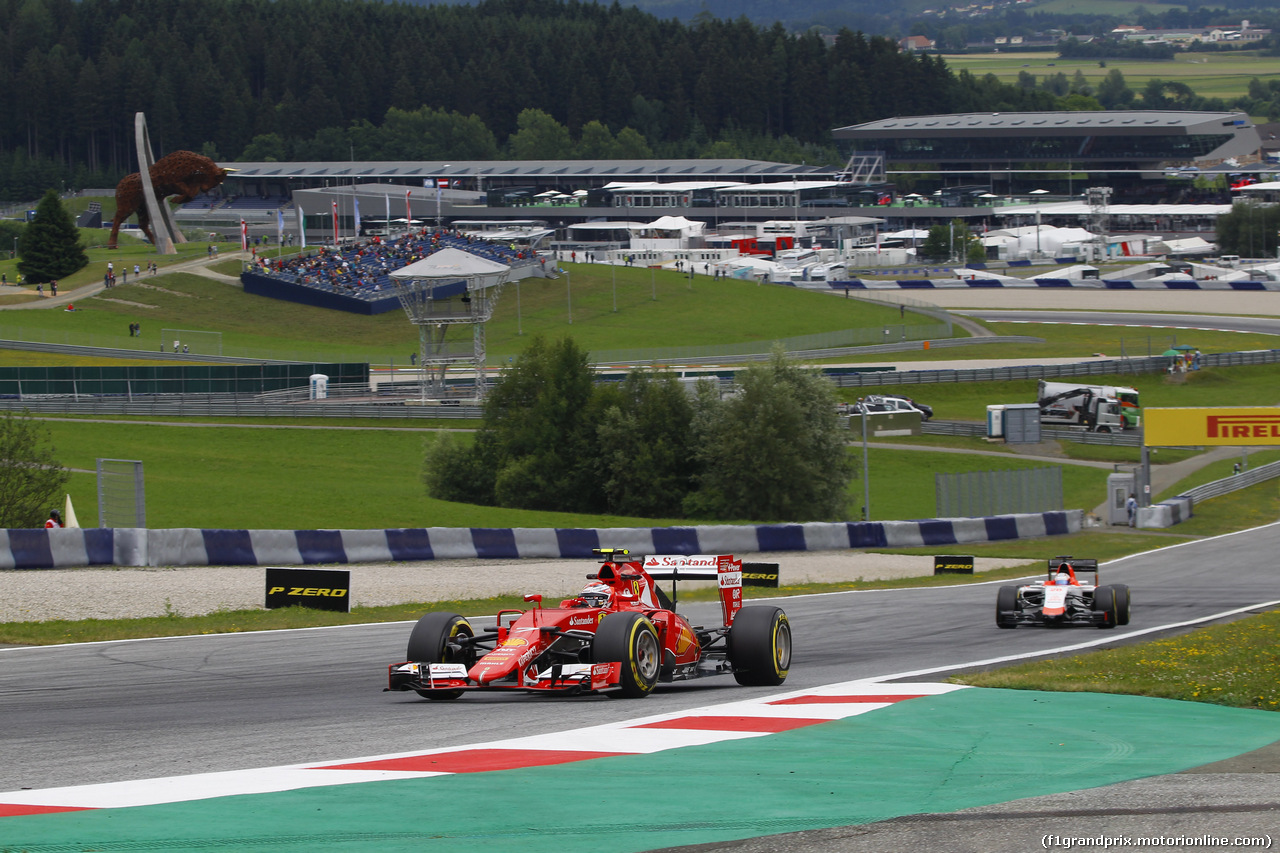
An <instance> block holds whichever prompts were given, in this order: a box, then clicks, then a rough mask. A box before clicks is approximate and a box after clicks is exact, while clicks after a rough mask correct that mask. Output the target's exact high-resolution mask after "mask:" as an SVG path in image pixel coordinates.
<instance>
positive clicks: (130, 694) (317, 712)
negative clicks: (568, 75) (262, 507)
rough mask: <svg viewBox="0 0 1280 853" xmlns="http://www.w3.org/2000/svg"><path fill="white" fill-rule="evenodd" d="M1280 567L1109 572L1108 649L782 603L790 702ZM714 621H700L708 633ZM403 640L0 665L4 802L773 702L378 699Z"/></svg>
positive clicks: (1174, 555) (107, 649)
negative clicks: (18, 794)
mask: <svg viewBox="0 0 1280 853" xmlns="http://www.w3.org/2000/svg"><path fill="white" fill-rule="evenodd" d="M1046 548H1047V549H1050V550H1051V549H1052V543H1051V542H1046ZM1277 552H1280V524H1273V525H1270V526H1268V527H1263V528H1258V529H1255V530H1252V531H1247V532H1244V533H1240V534H1234V535H1231V536H1229V537H1220V538H1216V539H1213V540H1205V541H1202V542H1195V543H1192V544H1189V545H1184V546H1178V547H1173V548H1169V549H1164V550H1161V551H1157V552H1152V553H1150V554H1146V555H1141V556H1137V557H1132V558H1127V559H1124V560H1121V561H1118V562H1117V563H1114V564H1111V565H1109V566H1104V567H1103V582H1104V583H1106V582H1123V583H1127V584H1129V585H1130V587H1132V590H1133V618H1132V622H1131V624H1130V625H1129V626H1127V627H1126V628H1122V629H1116V630H1114V631H1100V630H1098V629H1096V628H1083V627H1082V628H1073V629H1060V630H1052V629H1037V628H1028V627H1022V628H1018V629H1016V630H1012V631H1002V630H999V629H997V628H996V627H995V624H994V606H995V596H996V586H997V584H994V583H986V584H977V585H965V586H954V587H948V588H938V589H920V590H885V591H871V592H855V593H838V594H829V595H818V596H807V597H803V598H792V599H786V600H784V601H782V602H781V604H782V606H783V607H784V608H785V609H786V611H787V613H788V615H789V616H790V618H791V621H792V624H793V631H794V636H795V656H794V658H793V662H792V669H791V676H790V678H788V680H787V683H786V689H788V690H790V689H800V688H806V687H811V686H817V685H822V684H828V683H832V682H839V681H847V680H851V679H858V678H872V677H880V676H886V675H891V674H903V677H914V676H912V675H911V674H912V673H919V676H918V677H919V678H921V679H923V680H934V681H937V680H941V679H943V678H944V677H945V672H946V670H948V669H955V668H962V667H965V666H966V665H971V664H972V663H973V662H977V661H984V660H989V659H992V658H998V657H1002V656H1006V655H1017V654H1041V653H1052V652H1053V651H1054V650H1055V649H1060V648H1062V647H1064V646H1068V645H1073V644H1077V643H1082V642H1087V641H1095V640H1103V641H1107V642H1121V641H1123V639H1124V638H1125V637H1126V636H1131V635H1133V634H1134V633H1135V632H1142V631H1144V629H1151V628H1155V627H1157V626H1165V625H1171V624H1176V623H1181V622H1185V621H1189V620H1195V619H1200V618H1203V617H1207V616H1211V615H1213V614H1218V613H1224V612H1226V611H1231V610H1236V609H1240V608H1250V607H1252V606H1254V605H1258V604H1261V603H1264V602H1269V601H1273V600H1275V599H1277V598H1280V588H1278V587H1277V585H1276V583H1275V580H1276V568H1275V556H1274V555H1275V554H1276V553H1277ZM1048 556H1051V554H1049V553H1048V551H1047V552H1046V557H1048ZM1080 556H1088V555H1083V554H1082V555H1080ZM850 559H852V560H856V559H857V555H856V554H851V555H850ZM584 570H589V566H588V564H587V563H586V562H584ZM783 571H784V572H785V565H784V568H783ZM715 606H716V605H700V606H699V609H694V608H690V609H689V611H688V612H690V613H691V614H692V615H693V617H694V621H695V622H696V621H698V616H699V615H700V614H701V613H706V612H714V611H713V610H710V608H713V607H715ZM707 621H713V620H712V619H711V618H710V617H708V618H707ZM480 624H484V623H483V622H481V623H480ZM409 628H410V626H409V625H407V624H403V623H401V624H387V625H367V626H357V627H346V628H333V629H312V630H305V631H287V632H286V631H281V632H269V633H259V634H238V635H217V636H202V637H183V638H171V639H159V640H145V641H131V642H113V643H98V644H85V645H79V646H64V647H44V648H26V649H23V648H18V649H6V650H0V715H3V719H4V720H5V731H4V736H3V737H4V755H5V759H6V760H5V761H4V762H3V763H2V764H0V791H13V790H17V789H19V788H48V787H55V786H64V785H82V784H88V783H95V782H109V781H118V780H126V779H144V778H153V777H161V776H176V775H183V774H190V773H203V772H208V771H215V770H235V769H243V768H252V767H260V766H271V765H279V764H288V763H296V762H304V761H323V760H334V759H343V758H348V757H355V756H368V755H377V754H383V753H391V752H401V751H406V750H419V749H430V748H435V747H447V746H456V745H461V744H467V743H475V742H481V741H490V740H495V739H500V738H509V737H511V736H513V735H514V734H522V735H527V734H537V733H542V732H553V731H560V730H564V729H571V728H576V727H582V726H589V725H595V724H598V723H601V722H606V721H610V720H623V719H628V718H631V717H638V716H643V715H649V714H656V713H663V712H669V711H677V710H682V709H686V708H691V707H697V706H702V705H707V704H711V703H717V702H728V701H732V700H735V699H740V698H746V697H747V696H749V695H751V694H752V692H755V693H757V694H759V695H763V694H765V693H768V692H776V690H777V688H743V687H739V686H737V685H736V684H735V683H734V682H733V681H732V679H730V678H714V679H706V680H703V681H699V682H692V683H688V684H682V685H672V686H663V687H659V689H658V691H657V692H655V693H654V694H653V695H651V696H649V697H648V698H646V699H643V700H638V701H625V700H614V699H608V698H603V697H578V698H560V697H534V696H528V695H524V694H506V695H476V694H472V695H467V696H464V697H463V698H461V699H459V700H458V701H456V702H430V701H427V700H423V699H420V698H418V697H417V696H416V695H414V694H412V693H383V692H381V690H382V687H383V685H384V683H385V672H386V667H387V665H388V664H390V663H393V662H397V661H399V660H401V659H402V655H403V653H404V647H405V643H406V640H407V637H408V633H409ZM1150 636H1152V634H1147V635H1146V637H1145V638H1149V637H1150ZM922 671H927V674H926V673H925V672H922Z"/></svg>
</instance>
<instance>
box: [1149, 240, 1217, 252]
mask: <svg viewBox="0 0 1280 853" xmlns="http://www.w3.org/2000/svg"><path fill="white" fill-rule="evenodd" d="M1217 250H1218V247H1217V246H1216V245H1214V244H1213V243H1209V242H1207V241H1206V240H1205V239H1204V238H1202V237H1186V238H1184V239H1181V240H1158V241H1156V242H1154V243H1152V244H1151V246H1150V251H1151V252H1153V253H1155V254H1160V255H1210V254H1213V253H1214V252H1216V251H1217Z"/></svg>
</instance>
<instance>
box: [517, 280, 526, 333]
mask: <svg viewBox="0 0 1280 853" xmlns="http://www.w3.org/2000/svg"><path fill="white" fill-rule="evenodd" d="M523 335H524V330H523V329H522V328H521V326H520V279H516V337H517V338H518V337H522V336H523Z"/></svg>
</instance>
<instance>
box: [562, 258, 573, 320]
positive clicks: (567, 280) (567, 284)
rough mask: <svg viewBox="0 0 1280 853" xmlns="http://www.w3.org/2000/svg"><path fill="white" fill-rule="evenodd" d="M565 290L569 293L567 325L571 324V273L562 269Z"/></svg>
mask: <svg viewBox="0 0 1280 853" xmlns="http://www.w3.org/2000/svg"><path fill="white" fill-rule="evenodd" d="M564 275H565V291H566V292H567V293H568V294H569V325H570V326H572V325H573V273H571V272H569V271H568V270H565V271H564Z"/></svg>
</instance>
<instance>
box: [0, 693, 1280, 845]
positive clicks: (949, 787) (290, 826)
mask: <svg viewBox="0 0 1280 853" xmlns="http://www.w3.org/2000/svg"><path fill="white" fill-rule="evenodd" d="M462 701H466V700H465V699H464V700H462ZM609 707H610V708H612V709H614V711H615V713H618V714H619V715H620V714H621V713H622V712H629V711H631V710H632V708H631V706H629V705H628V706H627V708H626V709H623V708H622V706H621V705H613V704H610V706H609ZM414 710H415V711H417V710H421V713H422V714H423V716H424V720H425V719H426V718H428V717H429V716H430V714H431V708H430V706H429V705H426V704H425V703H424V707H423V708H421V709H414ZM512 713H513V715H516V714H518V709H517V708H515V707H513V708H512ZM1278 739H1280V714H1273V713H1268V712H1265V711H1249V710H1241V709H1236V708H1224V707H1218V706H1213V705H1203V704H1198V703H1184V702H1176V701H1171V700H1166V699H1151V698H1146V697H1138V696H1115V695H1102V694H1090V693H1046V692H1037V691H1020V690H984V689H966V690H958V691H955V692H953V693H949V694H945V695H942V696H933V697H924V698H919V699H912V700H908V701H903V702H900V703H898V704H896V705H892V706H890V707H887V708H884V709H881V710H876V711H872V712H870V713H867V714H863V715H861V716H857V717H851V718H848V719H845V720H841V721H836V722H830V723H823V724H818V725H814V726H810V727H806V728H801V729H795V730H792V731H789V732H784V733H781V734H774V735H768V736H764V737H759V738H750V739H746V740H736V741H726V742H721V743H716V744H710V745H707V746H699V747H688V748H684V749H676V750H669V751H666V752H660V753H655V754H651V755H633V756H622V757H615V758H601V759H596V760H592V761H583V762H580V763H574V764H562V765H557V766H553V767H538V768H528V769H522V770H508V771H501V772H494V773H476V774H462V775H456V776H438V777H432V778H426V779H412V780H397V781H388V782H372V783H365V784H358V785H341V786H334V787H325V788H311V789H306V790H300V791H288V792H283V793H278V794H260V795H246V796H239V797H224V798H220V799H212V800H203V801H196V802H188V803H174V804H169V805H159V806H145V807H137V808H129V809H106V810H100V811H82V812H68V813H63V814H51V815H34V816H28V817H11V818H4V819H2V822H0V849H2V850H23V851H28V853H39V851H54V850H59V851H62V850H90V849H91V850H96V851H128V850H160V849H163V850H183V851H199V850H215V849H216V850H225V849H235V850H240V851H257V850H262V851H268V850H270V851H281V850H306V851H324V853H330V851H357V850H360V851H363V850H369V849H377V850H379V851H431V850H439V851H451V852H452V851H456V850H459V849H464V846H465V849H504V850H507V849H511V847H512V845H513V844H518V845H519V849H520V850H521V851H522V853H632V852H633V851H643V850H653V849H657V848H662V847H670V846H678V845H686V844H699V843H710V842H723V841H729V840H734V839H742V838H752V837H757V836H763V835H771V834H777V833H783V832H796V831H800V830H807V829H819V828H828V827H836V826H845V825H851V824H865V823H871V822H874V821H881V820H887V819H890V818H894V817H900V816H904V815H911V814H923V813H936V812H949V811H954V810H956V809H963V808H969V807H974V806H982V805H990V804H994V803H1001V802H1008V801H1009V800H1014V799H1019V798H1022V797H1031V796H1040V795H1046V794H1052V793H1061V792H1066V791H1075V790H1081V789H1084V788H1091V787H1097V786H1101V785H1108V784H1112V783H1116V782H1121V781H1126V780H1131V779H1137V778H1142V777H1146V776H1153V775H1159V774H1165V773H1174V772H1178V771H1181V770H1186V769H1189V768H1192V767H1197V766H1200V765H1202V764H1207V763H1210V762H1213V761H1218V760H1222V759H1225V758H1229V757H1233V756H1236V755H1240V754H1242V753H1245V752H1249V751H1252V750H1254V749H1257V748H1260V747H1262V746H1265V745H1267V744H1269V743H1272V742H1274V741H1276V740H1278ZM71 760H74V759H71ZM317 772H323V771H317Z"/></svg>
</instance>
